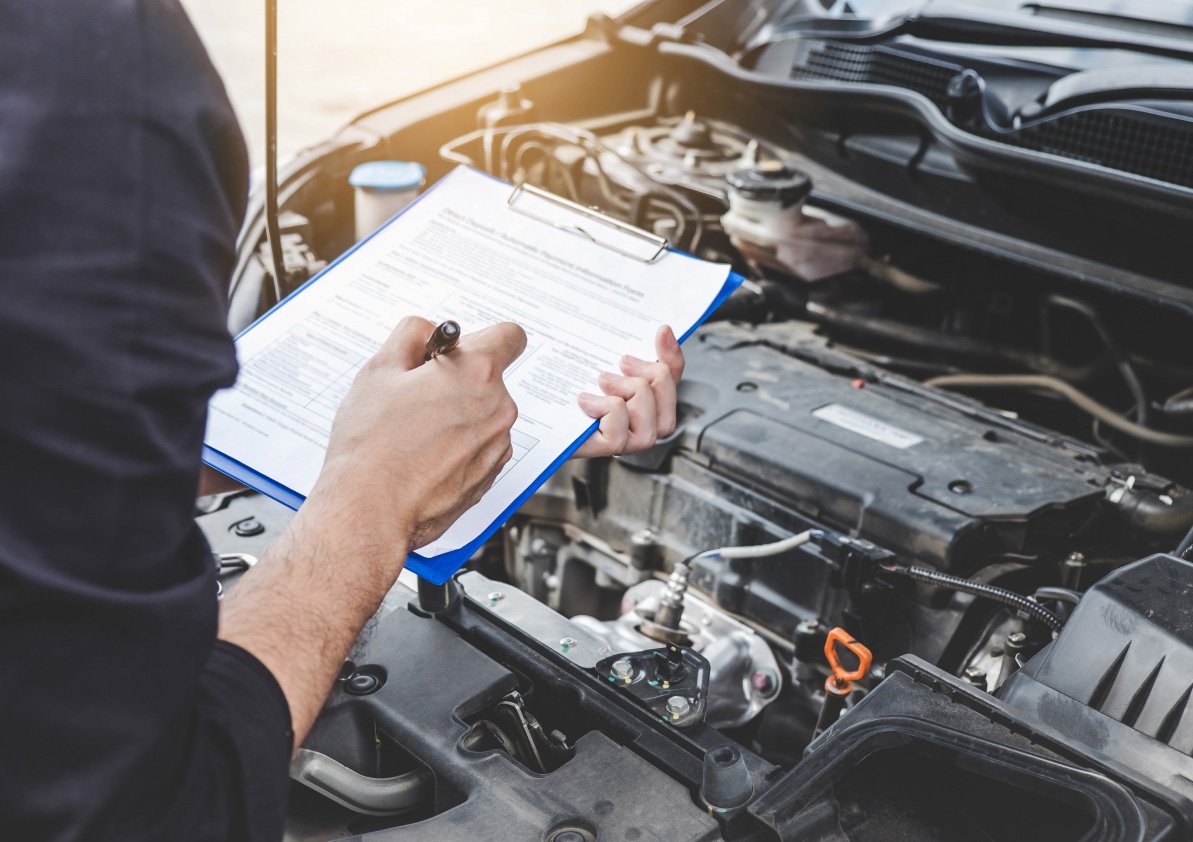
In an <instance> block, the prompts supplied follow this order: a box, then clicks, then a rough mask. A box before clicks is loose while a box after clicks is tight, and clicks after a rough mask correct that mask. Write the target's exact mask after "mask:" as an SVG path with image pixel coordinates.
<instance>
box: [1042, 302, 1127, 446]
mask: <svg viewBox="0 0 1193 842" xmlns="http://www.w3.org/2000/svg"><path fill="white" fill-rule="evenodd" d="M1045 304H1047V305H1052V306H1055V307H1064V308H1065V309H1067V310H1071V311H1073V312H1074V313H1079V314H1081V315H1082V316H1084V317H1085V319H1086V321H1088V322H1089V323H1090V324H1091V325H1092V326H1093V328H1094V332H1095V333H1097V334H1098V338H1099V339H1101V340H1102V344H1103V346H1105V348H1106V350H1107V351H1108V352H1109V353H1110V357H1111V359H1113V360H1114V364H1115V367H1116V368H1118V371H1119V374H1121V375H1122V378H1123V382H1124V383H1125V384H1126V386H1127V391H1128V392H1130V394H1131V400H1133V401H1134V402H1135V420H1136V422H1137V423H1138V424H1139V425H1140V426H1143V427H1146V426H1147V422H1148V415H1147V409H1148V401H1147V393H1146V392H1145V391H1144V390H1143V383H1142V382H1141V381H1140V379H1139V375H1138V374H1137V373H1136V372H1135V367H1134V366H1133V365H1132V364H1131V358H1130V356H1128V354H1127V353H1126V351H1124V350H1123V349H1122V347H1121V346H1120V345H1119V344H1118V342H1117V341H1116V340H1115V338H1114V334H1112V333H1111V332H1110V329H1109V328H1108V327H1106V322H1104V321H1103V320H1102V314H1101V313H1099V312H1098V311H1097V309H1095V308H1094V307H1093V306H1091V305H1089V304H1086V303H1085V302H1084V301H1078V300H1076V299H1074V298H1067V297H1065V296H1063V295H1050V296H1048V298H1047V299H1046V300H1045Z"/></svg>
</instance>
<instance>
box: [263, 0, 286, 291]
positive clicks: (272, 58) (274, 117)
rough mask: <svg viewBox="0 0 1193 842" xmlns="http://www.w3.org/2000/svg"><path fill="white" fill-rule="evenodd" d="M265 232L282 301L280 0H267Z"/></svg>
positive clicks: (276, 286) (283, 267) (283, 263)
mask: <svg viewBox="0 0 1193 842" xmlns="http://www.w3.org/2000/svg"><path fill="white" fill-rule="evenodd" d="M265 234H266V237H267V239H268V240H269V252H270V256H271V258H272V260H273V292H274V295H275V296H276V297H277V300H278V301H281V300H282V281H283V279H284V278H285V277H286V263H285V261H284V260H283V258H282V234H281V230H280V228H279V227H278V0H265Z"/></svg>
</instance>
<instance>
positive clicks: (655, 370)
mask: <svg viewBox="0 0 1193 842" xmlns="http://www.w3.org/2000/svg"><path fill="white" fill-rule="evenodd" d="M621 371H622V373H623V374H625V375H626V376H627V377H642V378H645V379H646V380H647V381H648V382H649V383H650V386H651V388H652V389H653V390H654V401H655V412H656V414H657V427H658V431H657V432H658V434H659V435H660V436H669V435H671V434H672V433H673V432H675V402H676V399H677V395H676V386H675V381H674V380H673V379H671V369H670V368H668V367H667V365H666V364H664V363H648V362H646V361H645V360H640V359H638V358H637V357H622V358H621Z"/></svg>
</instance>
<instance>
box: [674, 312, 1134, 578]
mask: <svg viewBox="0 0 1193 842" xmlns="http://www.w3.org/2000/svg"><path fill="white" fill-rule="evenodd" d="M782 330H783V328H782V327H777V328H758V329H750V328H742V327H736V326H732V325H710V326H708V327H706V328H705V329H704V330H703V331H701V333H699V334H698V335H697V336H696V337H694V341H692V342H690V343H688V345H687V347H686V354H687V359H688V368H687V371H686V373H685V377H684V383H683V384H682V391H681V400H682V401H683V402H684V404H685V409H686V411H687V413H688V417H689V419H690V420H689V421H688V422H687V424H686V426H685V429H684V435H683V438H682V442H683V444H684V445H686V446H688V447H690V448H691V449H692V450H693V451H694V452H695V454H697V456H698V457H702V458H703V459H704V460H707V463H708V465H709V467H710V468H711V469H712V470H714V471H716V472H717V473H719V474H722V475H725V476H728V477H731V478H733V479H734V480H736V481H738V482H741V483H742V484H745V485H747V486H749V487H751V488H754V489H758V490H760V491H764V492H765V493H766V494H767V495H769V496H773V497H774V498H776V499H777V500H779V501H781V502H782V503H783V504H784V505H787V506H790V507H792V508H794V509H795V510H796V511H799V512H800V513H802V514H806V515H808V516H810V517H812V518H814V519H815V520H817V521H819V522H822V523H825V524H826V525H829V526H832V527H835V528H837V529H841V530H842V531H846V532H850V533H852V534H856V535H860V536H861V537H864V538H866V539H868V540H870V541H873V542H874V543H876V544H879V545H881V546H883V547H886V548H887V549H890V550H893V551H895V552H896V553H897V554H899V555H900V556H902V557H904V558H906V559H915V560H918V561H920V562H925V563H928V564H931V565H933V566H935V567H938V568H942V569H948V570H960V571H961V572H965V571H968V570H973V569H976V568H977V567H980V566H981V565H982V564H983V563H985V562H987V561H988V560H989V559H991V558H992V557H995V556H998V555H1003V554H1016V555H1037V554H1040V553H1043V552H1047V551H1049V550H1053V549H1058V548H1059V542H1060V541H1061V539H1062V538H1067V537H1069V536H1070V535H1072V534H1073V533H1074V532H1075V531H1076V530H1077V529H1078V527H1079V526H1080V525H1081V524H1082V523H1084V522H1086V521H1087V519H1088V518H1089V517H1090V515H1091V513H1092V512H1093V510H1094V508H1095V507H1096V506H1097V505H1098V504H1099V501H1100V499H1101V498H1102V496H1103V493H1104V488H1105V485H1106V483H1107V482H1108V481H1109V478H1110V476H1109V472H1108V471H1107V470H1106V469H1105V468H1103V467H1100V466H1098V465H1097V464H1096V463H1095V461H1094V460H1093V459H1092V458H1091V457H1090V455H1089V454H1088V453H1081V452H1079V451H1075V450H1072V449H1068V448H1066V447H1064V446H1062V445H1061V444H1060V443H1059V441H1053V442H1049V441H1041V440H1038V439H1043V438H1047V437H1046V436H1040V437H1038V439H1033V438H1031V437H1028V436H1024V435H1020V434H1019V433H1017V432H1016V431H1015V430H1014V429H1012V428H1011V427H1010V426H1001V425H1000V426H996V425H994V424H991V423H986V422H985V421H983V420H981V419H980V418H978V417H974V416H972V415H970V416H967V415H965V414H963V413H962V412H959V411H957V409H955V408H953V407H952V406H949V405H947V404H946V403H944V402H939V403H938V402H932V401H930V400H926V399H924V398H923V397H921V396H919V395H916V394H913V393H910V392H904V391H900V390H898V389H897V388H893V387H892V386H890V385H886V384H882V383H876V382H867V381H864V380H861V379H856V378H852V377H850V376H847V375H843V374H836V373H833V372H831V371H829V370H827V369H825V368H822V367H819V366H817V365H813V364H810V363H808V362H804V361H802V360H800V359H796V358H794V357H793V356H791V355H789V354H786V353H783V352H782V351H780V350H777V349H776V348H775V347H770V346H769V345H768V344H764V343H767V342H775V339H776V338H777V337H778V336H780V335H781V334H779V333H777V331H782Z"/></svg>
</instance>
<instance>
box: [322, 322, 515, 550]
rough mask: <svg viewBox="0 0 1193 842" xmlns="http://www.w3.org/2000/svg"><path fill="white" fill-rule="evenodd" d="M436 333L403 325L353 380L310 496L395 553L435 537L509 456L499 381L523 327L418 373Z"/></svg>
mask: <svg viewBox="0 0 1193 842" xmlns="http://www.w3.org/2000/svg"><path fill="white" fill-rule="evenodd" d="M434 329H435V326H434V325H433V324H431V323H430V322H429V321H427V320H426V319H419V318H407V319H404V320H403V321H402V322H401V323H400V324H399V325H398V326H397V328H396V329H395V330H394V332H393V334H392V335H391V336H390V338H389V340H388V341H387V342H386V343H385V345H384V346H383V347H382V348H381V350H380V351H379V352H378V353H377V355H376V356H375V357H373V359H372V360H370V361H369V362H368V363H367V364H366V365H365V367H364V368H363V369H362V370H361V372H360V373H359V374H358V375H357V377H356V380H355V381H354V382H353V384H352V388H351V389H350V390H349V392H348V394H347V396H346V397H345V398H344V401H343V403H342V404H341V405H340V409H339V412H338V414H337V415H336V420H335V423H334V425H333V426H332V431H331V440H330V442H329V444H328V448H327V456H326V458H325V460H324V463H323V470H322V472H321V473H320V476H319V481H318V483H317V484H316V486H315V489H314V491H312V494H311V497H312V502H314V501H318V502H320V503H322V502H323V501H322V500H319V499H318V498H326V499H327V500H328V501H331V503H332V505H333V506H334V507H335V508H336V509H337V510H342V511H345V512H352V513H353V514H352V516H351V517H352V521H353V522H354V523H356V524H358V525H359V526H360V527H361V528H362V529H366V530H369V531H370V532H372V533H373V534H374V535H375V536H377V537H380V538H381V539H383V540H392V546H393V547H394V549H395V551H399V552H400V551H401V550H404V549H405V548H406V546H407V542H409V548H410V549H411V550H414V549H417V548H419V547H421V546H424V545H426V544H428V543H430V542H431V541H433V540H435V539H436V538H438V537H439V536H440V535H442V534H443V532H444V531H445V530H446V529H447V528H448V527H449V526H450V525H451V524H452V523H453V522H454V521H455V520H456V519H457V518H458V517H459V516H460V515H461V514H463V513H464V511H465V510H466V509H468V508H469V507H471V506H472V505H473V504H474V503H476V502H477V501H478V500H479V499H480V498H481V496H482V495H483V494H484V493H485V492H486V491H487V490H488V489H489V487H490V486H491V485H492V484H493V481H494V479H496V477H497V474H498V472H500V470H501V468H502V466H503V465H505V463H506V462H508V461H509V459H510V456H511V455H512V450H511V446H510V428H511V427H512V426H513V424H514V421H515V420H516V419H517V417H518V408H517V407H516V406H515V405H514V401H513V399H512V398H511V397H510V395H509V392H507V391H506V388H505V384H504V382H503V381H502V374H503V372H504V371H505V369H506V368H507V367H508V366H509V365H510V364H511V363H512V362H513V361H514V360H516V359H517V358H518V357H519V356H520V355H521V353H522V351H523V350H524V349H525V348H526V334H525V333H524V332H523V330H522V328H520V327H518V326H517V325H514V324H510V323H503V324H498V325H494V326H492V327H490V328H487V329H485V330H482V331H479V332H477V333H473V334H469V335H465V336H463V337H461V339H460V343H459V346H458V347H457V348H456V349H455V350H453V351H451V352H450V353H448V354H444V355H442V356H440V357H438V358H436V359H434V360H432V361H430V362H428V363H426V364H424V363H423V354H424V349H425V346H426V342H427V338H428V337H429V336H430V335H431V333H432V332H433V331H434ZM394 529H406V530H408V536H402V535H393V534H392V530H394ZM403 558H404V556H403ZM394 561H395V562H396V561H400V559H397V558H395V559H394Z"/></svg>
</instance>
